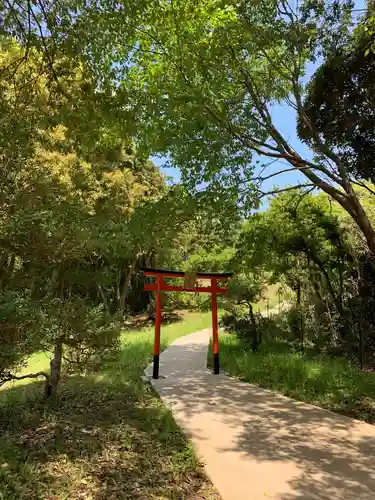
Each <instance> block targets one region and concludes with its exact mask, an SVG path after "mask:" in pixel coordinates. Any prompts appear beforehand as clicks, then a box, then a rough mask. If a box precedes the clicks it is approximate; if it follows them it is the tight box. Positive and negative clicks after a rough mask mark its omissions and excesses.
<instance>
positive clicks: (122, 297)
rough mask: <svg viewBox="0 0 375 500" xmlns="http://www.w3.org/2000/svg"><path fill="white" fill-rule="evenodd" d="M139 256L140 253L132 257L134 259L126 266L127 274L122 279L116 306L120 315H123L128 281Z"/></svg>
mask: <svg viewBox="0 0 375 500" xmlns="http://www.w3.org/2000/svg"><path fill="white" fill-rule="evenodd" d="M139 256H140V254H138V255H137V256H136V258H135V259H134V261H133V262H132V263H131V265H130V266H129V267H128V274H127V275H126V278H125V280H124V284H123V287H122V290H121V295H120V299H119V303H118V308H117V310H118V312H119V313H120V314H121V315H123V314H124V311H125V303H126V298H127V296H128V293H129V288H130V282H131V279H132V277H133V274H134V271H135V267H136V265H137V262H138V259H139Z"/></svg>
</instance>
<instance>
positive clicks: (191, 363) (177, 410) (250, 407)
mask: <svg viewBox="0 0 375 500" xmlns="http://www.w3.org/2000/svg"><path fill="white" fill-rule="evenodd" d="M209 338H210V331H209V330H204V331H202V332H198V333H193V334H191V335H186V336H184V337H181V338H179V339H177V340H176V341H175V342H174V343H173V344H172V345H171V346H170V347H168V349H166V350H165V351H164V352H163V353H162V355H161V358H160V374H161V375H164V376H165V378H161V379H159V380H153V381H152V383H153V386H154V388H155V389H156V391H157V392H158V393H159V394H160V395H161V397H162V399H163V401H164V402H165V403H166V404H167V405H168V406H169V407H170V408H171V409H172V411H173V415H174V417H175V419H176V421H177V422H178V424H179V425H180V426H181V427H182V428H183V429H184V431H185V433H186V434H187V435H188V436H189V437H191V439H192V441H193V443H194V446H195V448H196V450H197V453H198V456H200V457H201V458H202V460H203V462H204V463H205V467H206V471H207V474H208V475H209V476H210V478H211V480H212V482H213V483H214V485H215V486H216V488H217V489H218V491H219V493H221V495H222V497H223V500H259V499H262V500H264V499H277V500H297V499H298V500H341V499H345V500H374V499H375V426H372V425H368V424H365V423H362V422H358V421H356V420H352V419H349V418H346V417H343V416H340V415H338V414H335V413H331V412H329V411H326V410H322V409H320V408H316V407H314V406H310V405H307V404H304V403H301V402H297V401H294V400H292V399H289V398H286V397H284V396H281V395H279V394H275V393H272V392H269V391H267V390H264V389H260V388H259V387H257V386H254V385H251V384H245V383H242V382H239V381H237V380H233V379H230V378H229V377H227V376H225V375H224V374H220V375H212V374H211V373H210V372H208V371H207V370H206V369H205V365H206V355H207V345H208V342H209ZM146 373H147V375H150V374H151V373H152V367H151V366H150V367H149V368H148V369H147V371H146Z"/></svg>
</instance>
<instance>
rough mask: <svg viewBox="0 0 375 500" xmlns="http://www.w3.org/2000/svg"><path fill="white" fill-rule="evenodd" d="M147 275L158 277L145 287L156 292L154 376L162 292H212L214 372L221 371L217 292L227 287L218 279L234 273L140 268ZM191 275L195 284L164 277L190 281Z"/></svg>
mask: <svg viewBox="0 0 375 500" xmlns="http://www.w3.org/2000/svg"><path fill="white" fill-rule="evenodd" d="M140 270H141V271H143V273H144V275H145V276H152V277H155V278H156V281H155V282H154V283H145V286H144V289H145V290H146V291H149V292H156V315H155V339H154V364H153V372H152V377H153V378H159V356H160V326H161V314H162V304H161V292H202V293H211V300H212V339H213V361H214V373H215V374H216V375H217V374H218V373H219V372H220V364H219V334H218V322H217V299H216V296H217V294H225V293H227V290H226V289H225V288H220V287H218V283H217V282H218V281H222V280H228V279H229V278H231V277H232V275H233V273H196V274H195V273H184V272H181V271H170V270H166V269H152V268H148V267H143V268H141V269H140ZM189 275H190V276H191V275H193V278H194V284H195V285H194V286H192V287H190V286H189V285H188V286H177V285H168V283H165V282H164V278H185V282H186V281H189ZM196 279H199V280H203V279H207V280H210V281H211V286H197V285H196Z"/></svg>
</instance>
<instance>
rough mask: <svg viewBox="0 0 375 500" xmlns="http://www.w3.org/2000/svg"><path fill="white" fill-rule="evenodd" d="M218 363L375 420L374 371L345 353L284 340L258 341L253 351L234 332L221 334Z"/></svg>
mask: <svg viewBox="0 0 375 500" xmlns="http://www.w3.org/2000/svg"><path fill="white" fill-rule="evenodd" d="M220 365H221V367H222V368H223V370H225V371H226V372H228V373H229V374H231V375H233V376H235V377H237V378H239V379H241V380H244V381H246V382H251V383H253V384H257V385H259V386H261V387H264V388H267V389H271V390H273V391H276V392H280V393H282V394H284V395H286V396H290V397H292V398H294V399H297V400H300V401H305V402H307V403H311V404H314V405H317V406H321V407H323V408H327V409H329V410H333V411H337V412H339V413H343V414H345V415H348V416H351V417H355V418H359V419H361V420H365V421H367V422H370V423H375V374H374V373H368V372H361V371H360V370H359V369H358V368H356V367H355V366H353V365H351V364H350V363H349V362H348V361H346V360H345V359H337V358H328V357H324V356H317V355H314V353H312V352H311V353H307V354H305V355H302V354H301V353H299V352H294V351H293V348H292V346H291V345H290V344H288V343H286V342H272V343H269V344H268V345H262V346H261V348H260V350H259V352H257V353H252V352H251V349H250V348H249V345H248V344H245V343H244V342H241V341H240V340H239V339H238V338H237V337H236V336H235V335H229V334H222V335H221V342H220Z"/></svg>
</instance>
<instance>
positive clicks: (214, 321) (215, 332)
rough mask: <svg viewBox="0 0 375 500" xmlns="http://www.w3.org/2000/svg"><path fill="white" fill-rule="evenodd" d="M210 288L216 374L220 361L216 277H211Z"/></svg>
mask: <svg viewBox="0 0 375 500" xmlns="http://www.w3.org/2000/svg"><path fill="white" fill-rule="evenodd" d="M211 288H212V294H211V299H212V341H213V346H212V353H213V360H214V374H215V375H218V374H219V373H220V363H219V332H218V324H217V297H216V288H217V282H216V279H211Z"/></svg>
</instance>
